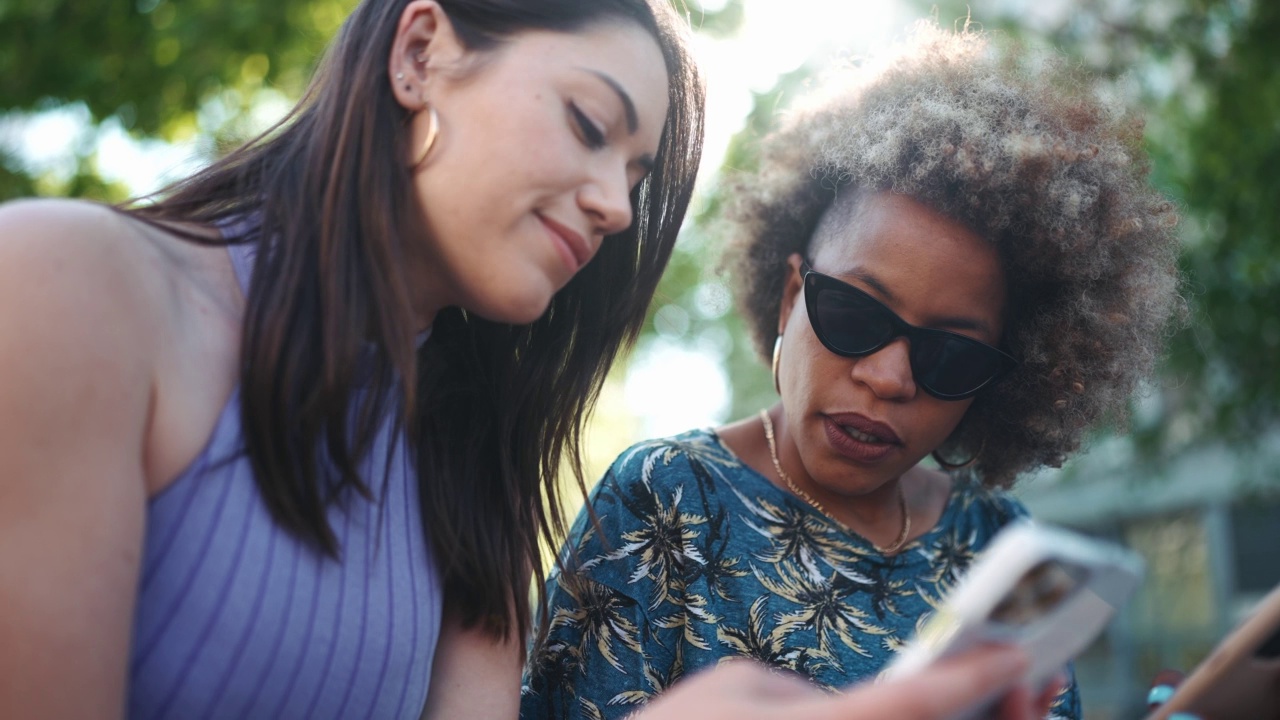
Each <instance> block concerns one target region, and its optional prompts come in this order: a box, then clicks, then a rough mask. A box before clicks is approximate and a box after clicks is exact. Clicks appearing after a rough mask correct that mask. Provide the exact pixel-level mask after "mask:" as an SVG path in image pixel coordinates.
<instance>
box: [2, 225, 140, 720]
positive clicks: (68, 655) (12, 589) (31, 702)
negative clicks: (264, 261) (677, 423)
mask: <svg viewBox="0 0 1280 720" xmlns="http://www.w3.org/2000/svg"><path fill="white" fill-rule="evenodd" d="M107 214H109V211H106V210H103V209H90V208H89V206H84V205H74V204H70V203H23V204H15V205H9V206H6V207H3V208H0V577H2V578H3V581H0V717H6V718H49V717H59V718H86V717H121V716H122V715H123V711H124V698H125V686H126V676H127V657H128V648H129V638H130V625H131V621H132V616H133V605H134V594H135V586H136V583H137V574H138V558H139V554H140V552H141V544H142V529H143V523H144V513H145V504H146V489H145V488H146V486H145V476H144V467H143V464H144V463H143V453H144V438H145V433H146V425H147V417H148V412H149V406H150V402H151V386H152V378H151V368H150V364H149V363H150V353H149V349H148V347H147V343H146V342H145V340H144V339H145V338H147V337H149V331H148V326H147V323H149V322H154V318H153V317H150V316H149V315H148V313H147V311H146V309H145V303H143V302H141V291H140V290H138V289H137V288H138V283H135V282H133V281H132V280H131V279H130V277H129V274H130V273H131V272H133V273H136V270H131V269H130V268H128V267H127V264H128V258H127V257H121V256H120V253H119V247H118V244H117V243H111V242H106V241H104V239H103V237H102V235H103V234H104V233H103V230H102V228H103V223H104V221H106V222H114V220H113V219H108V218H105V217H104V215H107ZM86 215H87V216H88V217H86Z"/></svg>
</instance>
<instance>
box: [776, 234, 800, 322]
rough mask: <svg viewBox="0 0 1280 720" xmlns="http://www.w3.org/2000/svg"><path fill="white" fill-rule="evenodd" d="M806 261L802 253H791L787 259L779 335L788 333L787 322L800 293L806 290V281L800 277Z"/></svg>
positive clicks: (780, 308)
mask: <svg viewBox="0 0 1280 720" xmlns="http://www.w3.org/2000/svg"><path fill="white" fill-rule="evenodd" d="M802 262H804V259H803V258H801V257H800V253H791V255H790V256H789V257H788V258H787V265H786V270H785V272H786V273H787V277H786V279H785V280H783V281H782V305H781V306H780V307H779V308H778V334H779V335H781V334H782V333H784V332H786V329H787V320H789V319H791V311H792V309H793V308H795V305H796V302H798V301H799V299H800V291H801V290H802V289H803V288H804V280H803V279H802V278H801V277H800V264H801V263H802Z"/></svg>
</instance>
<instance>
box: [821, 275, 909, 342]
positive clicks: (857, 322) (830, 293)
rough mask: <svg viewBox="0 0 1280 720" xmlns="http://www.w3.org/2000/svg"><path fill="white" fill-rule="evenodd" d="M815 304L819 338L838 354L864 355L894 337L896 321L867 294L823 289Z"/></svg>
mask: <svg viewBox="0 0 1280 720" xmlns="http://www.w3.org/2000/svg"><path fill="white" fill-rule="evenodd" d="M815 305H816V307H815V310H816V311H817V313H816V315H817V317H816V318H815V319H816V320H817V325H818V327H817V328H816V330H817V332H818V335H819V336H820V337H821V338H822V340H823V342H825V343H826V344H827V345H828V346H829V347H831V348H832V349H834V350H835V351H836V352H838V353H844V354H849V355H864V354H866V353H869V352H871V351H873V350H875V349H876V348H878V347H880V345H881V344H883V343H884V342H885V340H888V339H889V338H890V337H892V336H893V318H892V317H891V316H890V315H889V314H888V312H887V311H886V310H885V308H884V307H882V306H881V305H879V304H878V303H876V302H875V301H873V300H871V299H870V298H868V297H866V296H864V295H859V294H855V293H849V292H842V291H840V290H836V289H832V288H823V289H822V290H820V291H819V292H818V297H817V303H815Z"/></svg>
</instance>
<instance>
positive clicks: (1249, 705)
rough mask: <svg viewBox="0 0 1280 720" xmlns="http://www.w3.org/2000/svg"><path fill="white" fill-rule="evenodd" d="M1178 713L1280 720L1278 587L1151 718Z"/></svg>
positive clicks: (1160, 719) (1214, 719)
mask: <svg viewBox="0 0 1280 720" xmlns="http://www.w3.org/2000/svg"><path fill="white" fill-rule="evenodd" d="M1177 712H1183V713H1191V714H1194V715H1198V716H1200V717H1202V718H1206V719H1208V720H1237V719H1239V720H1277V719H1280V586H1277V587H1276V588H1275V589H1274V590H1272V591H1271V592H1270V593H1268V594H1267V596H1266V597H1264V598H1263V599H1262V601H1261V602H1259V603H1258V605H1257V607H1255V608H1254V609H1253V611H1252V612H1251V613H1250V614H1249V616H1248V617H1247V618H1245V620H1244V622H1242V623H1240V625H1239V626H1238V627H1237V628H1236V629H1235V630H1233V631H1231V633H1230V634H1228V635H1227V637H1226V638H1224V639H1223V640H1222V642H1221V643H1219V644H1218V646H1217V647H1216V648H1214V650H1213V652H1211V653H1210V654H1209V656H1208V657H1207V658H1205V660H1204V661H1203V662H1201V663H1200V664H1199V665H1197V666H1196V668H1195V670H1193V671H1192V672H1191V674H1190V675H1188V676H1187V677H1186V678H1185V679H1184V680H1183V681H1182V683H1181V684H1179V685H1178V688H1177V690H1176V691H1175V692H1174V693H1173V696H1172V697H1170V698H1169V700H1168V701H1167V702H1165V703H1164V704H1163V705H1161V706H1160V707H1158V708H1156V709H1155V711H1154V712H1152V713H1151V714H1150V715H1148V716H1147V720H1165V718H1168V717H1169V716H1170V715H1172V714H1173V713H1177Z"/></svg>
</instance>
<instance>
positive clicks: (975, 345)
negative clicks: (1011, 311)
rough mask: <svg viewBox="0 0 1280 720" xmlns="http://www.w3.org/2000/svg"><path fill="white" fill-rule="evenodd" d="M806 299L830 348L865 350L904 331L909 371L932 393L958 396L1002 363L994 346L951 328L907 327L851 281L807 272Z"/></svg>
mask: <svg viewBox="0 0 1280 720" xmlns="http://www.w3.org/2000/svg"><path fill="white" fill-rule="evenodd" d="M807 282H809V283H810V285H809V287H808V288H807V289H806V300H807V301H808V302H809V317H810V320H811V322H812V323H813V328H814V331H815V332H816V333H817V335H818V338H819V339H820V340H822V343H823V344H824V345H826V346H827V347H828V348H829V349H831V350H832V351H833V352H835V353H837V354H840V355H845V356H848V357H857V356H862V355H867V354H870V353H873V352H875V351H876V350H879V349H880V348H881V347H883V346H884V344H885V343H887V342H888V341H890V340H891V339H893V338H894V337H896V336H898V335H899V334H902V333H905V334H907V335H908V337H909V338H910V341H911V371H912V375H913V376H914V377H915V381H916V383H917V384H919V385H920V387H922V388H924V390H925V391H926V392H928V393H929V394H930V395H933V396H934V397H938V398H942V399H944V400H960V399H963V398H965V397H968V396H969V395H972V394H973V393H975V392H977V391H978V390H979V389H981V388H982V387H983V386H985V385H986V384H987V383H989V382H991V380H992V379H993V378H995V377H997V376H998V375H999V374H1000V373H1001V372H1002V371H1003V370H1004V369H1005V362H1006V360H1005V358H1004V356H1003V355H1002V354H1001V353H1000V352H999V351H998V350H996V349H995V348H992V347H990V346H988V345H985V344H983V343H981V342H978V341H977V340H972V339H970V338H966V337H964V336H962V335H956V334H955V333H950V332H944V331H941V330H930V329H926V328H911V327H910V326H908V325H906V323H904V322H902V321H901V320H899V319H898V317H897V316H896V315H894V314H893V312H892V311H891V310H889V308H887V307H885V306H884V305H881V304H880V303H879V302H878V301H876V299H875V298H873V297H871V296H870V295H867V294H866V293H863V292H862V291H860V290H858V289H857V288H854V287H852V286H850V285H846V284H844V283H841V282H839V281H836V280H833V279H831V278H828V277H826V276H823V275H819V274H818V273H809V275H808V279H807Z"/></svg>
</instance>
